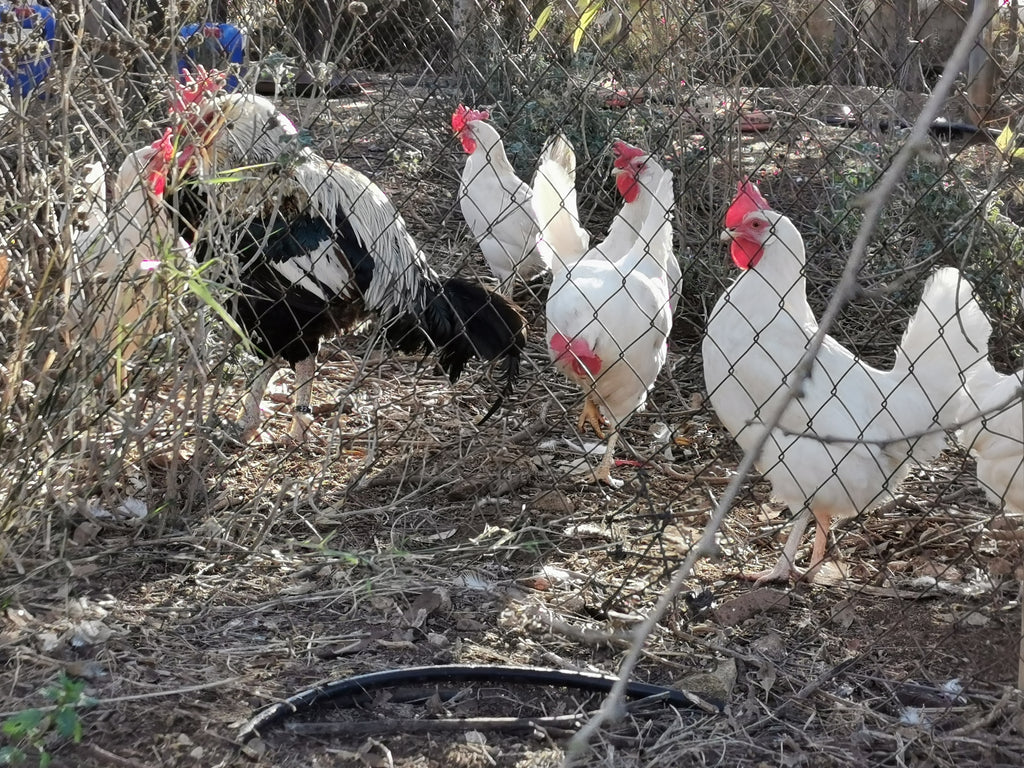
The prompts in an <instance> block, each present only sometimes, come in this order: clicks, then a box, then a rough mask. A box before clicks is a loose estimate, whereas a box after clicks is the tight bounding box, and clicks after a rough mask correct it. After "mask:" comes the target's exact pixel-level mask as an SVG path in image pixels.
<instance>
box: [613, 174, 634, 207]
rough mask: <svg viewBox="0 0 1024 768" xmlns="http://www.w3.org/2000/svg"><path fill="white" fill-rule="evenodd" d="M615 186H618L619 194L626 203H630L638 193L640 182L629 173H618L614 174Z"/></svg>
mask: <svg viewBox="0 0 1024 768" xmlns="http://www.w3.org/2000/svg"><path fill="white" fill-rule="evenodd" d="M615 186H616V187H618V189H619V194H620V195H622V199H623V200H625V201H626V202H627V203H632V202H633V201H634V200H636V199H637V197H638V196H639V194H640V183H639V182H638V181H637V180H636V177H635V176H634V175H633V174H631V173H620V174H619V175H618V176H616V177H615Z"/></svg>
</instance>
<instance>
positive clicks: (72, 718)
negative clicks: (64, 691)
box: [54, 707, 82, 744]
mask: <svg viewBox="0 0 1024 768" xmlns="http://www.w3.org/2000/svg"><path fill="white" fill-rule="evenodd" d="M54 723H56V725H57V733H59V734H60V735H61V736H63V737H64V738H65V739H71V740H72V741H74V742H75V743H76V744H77V743H78V742H80V741H81V740H82V721H81V720H80V719H79V718H78V713H77V712H76V711H75V710H74V708H72V707H61V708H60V709H58V710H57V715H56V717H54Z"/></svg>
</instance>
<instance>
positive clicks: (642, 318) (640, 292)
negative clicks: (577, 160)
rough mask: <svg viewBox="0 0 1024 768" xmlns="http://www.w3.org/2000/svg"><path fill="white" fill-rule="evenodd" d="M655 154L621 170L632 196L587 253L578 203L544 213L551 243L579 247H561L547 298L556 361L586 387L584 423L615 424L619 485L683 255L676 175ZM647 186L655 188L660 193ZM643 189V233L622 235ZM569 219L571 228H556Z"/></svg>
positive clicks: (605, 462) (660, 351)
mask: <svg viewBox="0 0 1024 768" xmlns="http://www.w3.org/2000/svg"><path fill="white" fill-rule="evenodd" d="M648 160H649V158H648V157H647V156H646V155H640V156H636V157H633V158H632V159H631V160H630V161H629V162H627V163H625V164H624V166H623V167H618V166H617V167H616V169H615V170H614V171H613V173H615V175H616V183H617V186H618V188H619V190H620V191H622V192H623V197H624V199H625V200H626V202H625V204H624V205H623V210H622V211H621V212H620V214H619V219H618V220H617V221H615V222H614V223H613V224H612V228H611V230H610V231H609V237H608V238H607V239H606V240H605V241H604V242H602V243H601V244H599V245H597V246H595V247H594V248H592V249H591V250H590V251H587V252H586V253H584V254H583V255H582V256H578V255H577V254H578V252H579V245H580V243H581V240H580V239H579V238H580V237H581V236H580V235H579V234H578V233H577V235H576V236H575V237H573V235H572V233H571V231H570V230H569V228H567V227H566V224H567V223H571V221H572V220H573V219H574V218H575V212H574V211H570V210H568V209H566V210H565V211H564V212H563V213H562V214H561V215H559V214H557V213H556V214H551V213H549V212H547V211H545V210H538V212H537V216H538V221H540V222H544V223H545V224H544V226H543V227H542V228H543V232H544V238H545V242H546V243H548V244H549V246H550V245H551V244H556V243H559V242H562V241H563V240H565V241H566V242H568V248H569V249H570V255H569V256H566V255H565V254H562V253H558V252H557V251H556V252H555V254H554V259H553V267H552V282H551V288H550V289H549V291H548V301H547V338H548V346H549V350H548V351H549V354H550V356H551V359H552V360H553V361H554V363H555V365H556V367H557V368H558V369H559V370H560V371H561V372H562V373H563V374H564V375H565V376H566V377H567V378H568V379H569V380H570V381H573V382H575V383H576V384H577V385H579V387H580V389H582V390H583V392H584V394H585V395H586V402H585V405H584V409H583V413H582V415H581V416H580V421H579V428H580V429H582V428H583V424H584V423H589V424H590V425H591V426H592V427H593V429H594V431H595V432H596V433H597V435H598V436H599V437H601V438H602V439H603V438H604V433H603V432H602V423H601V421H602V417H603V418H605V419H607V421H608V422H609V424H610V426H611V434H610V435H609V436H608V444H607V447H606V449H605V454H604V457H603V458H602V460H601V462H600V464H599V466H598V467H597V469H596V470H595V472H594V477H595V479H596V480H598V481H601V482H604V483H607V484H608V485H610V486H612V487H620V486H621V485H622V481H621V480H617V479H615V478H613V477H612V475H611V469H612V466H613V464H614V456H615V443H616V441H617V439H618V434H619V429H620V428H621V427H622V425H623V423H625V421H626V420H627V419H628V418H629V417H630V416H631V415H632V414H633V413H634V412H636V411H637V410H640V409H641V408H642V407H643V406H644V404H645V403H646V401H647V394H648V392H649V391H650V390H651V388H652V387H653V386H654V381H655V379H656V378H657V376H658V373H659V372H660V371H661V368H662V366H663V365H664V363H665V358H666V354H667V352H666V344H667V341H668V335H669V332H670V331H671V329H672V312H671V309H670V306H669V304H670V298H669V284H668V278H667V276H666V267H667V265H668V263H669V262H670V261H673V260H674V259H675V257H674V254H673V252H672V224H671V222H672V210H673V208H674V204H675V193H674V188H673V184H672V174H671V173H670V172H668V171H665V170H663V169H661V168H659V167H657V166H656V165H654V164H653V163H651V164H648V162H647V161H648ZM539 177H540V174H538V178H539ZM556 177H557V174H547V175H546V176H545V178H547V179H555V178H556ZM566 178H567V177H566ZM564 182H565V178H563V179H562V183H563V184H564ZM536 183H537V182H536V181H535V184H536ZM555 183H556V184H557V183H558V182H557V181H556V182H555ZM645 189H647V190H653V195H652V196H651V197H650V199H647V198H646V196H647V195H648V194H649V193H648V192H644V190H645ZM642 192H644V194H641V193H642ZM566 197H567V194H563V195H559V194H558V193H557V191H554V190H550V191H548V192H545V193H538V204H539V205H540V206H544V205H546V204H547V203H546V202H545V201H548V200H550V201H553V202H554V203H555V204H557V201H558V200H562V199H565V198H566ZM641 197H643V198H645V199H647V212H646V215H645V216H644V218H643V223H642V225H641V226H640V228H639V234H638V236H634V237H633V238H624V237H622V238H620V237H618V235H616V234H614V233H618V232H620V231H622V230H623V228H624V227H626V226H627V224H623V223H622V222H623V220H624V219H625V218H627V217H629V216H632V215H634V213H635V209H634V208H631V206H633V205H635V204H636V203H637V201H638V199H639V198H641ZM560 223H561V225H562V226H563V230H562V231H561V232H555V231H551V230H552V229H553V227H556V226H558V225H559V224H560ZM609 241H611V242H609ZM613 246H615V247H617V248H620V249H621V250H618V251H616V250H615V249H614V248H613ZM574 257H575V258H574Z"/></svg>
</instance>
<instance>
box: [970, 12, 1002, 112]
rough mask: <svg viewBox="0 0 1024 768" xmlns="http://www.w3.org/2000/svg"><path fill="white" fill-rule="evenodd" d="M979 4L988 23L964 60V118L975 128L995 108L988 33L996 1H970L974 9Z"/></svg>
mask: <svg viewBox="0 0 1024 768" xmlns="http://www.w3.org/2000/svg"><path fill="white" fill-rule="evenodd" d="M978 3H982V4H983V5H984V7H985V9H986V12H987V13H988V14H989V21H988V24H986V25H985V27H984V29H982V30H981V32H980V33H979V34H978V39H977V40H976V41H975V43H974V48H973V49H972V50H971V55H970V57H969V58H968V60H967V115H968V118H969V119H970V120H971V122H973V123H974V124H975V125H981V124H982V123H983V122H984V121H985V120H987V119H988V116H989V113H990V112H991V110H992V107H994V106H995V104H994V101H995V86H996V63H995V60H994V59H993V58H992V30H993V28H994V27H995V22H996V18H997V11H998V3H997V1H996V0H974V3H972V7H971V12H972V13H973V12H974V7H975V6H976V5H977V4H978Z"/></svg>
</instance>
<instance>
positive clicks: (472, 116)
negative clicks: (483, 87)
mask: <svg viewBox="0 0 1024 768" xmlns="http://www.w3.org/2000/svg"><path fill="white" fill-rule="evenodd" d="M490 119H491V113H490V112H488V111H487V110H486V109H481V110H476V109H470V108H469V107H467V106H466V105H465V104H459V106H458V108H457V109H456V110H455V113H454V114H453V115H452V130H453V131H455V133H462V132H463V131H464V130H466V126H467V125H469V124H470V123H471V122H473V121H474V120H490Z"/></svg>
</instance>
